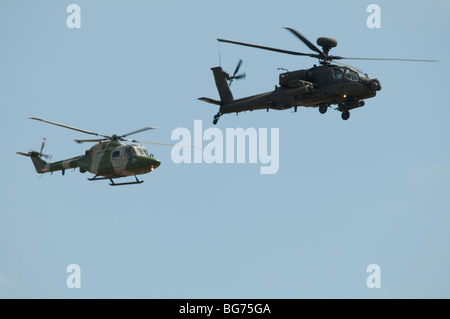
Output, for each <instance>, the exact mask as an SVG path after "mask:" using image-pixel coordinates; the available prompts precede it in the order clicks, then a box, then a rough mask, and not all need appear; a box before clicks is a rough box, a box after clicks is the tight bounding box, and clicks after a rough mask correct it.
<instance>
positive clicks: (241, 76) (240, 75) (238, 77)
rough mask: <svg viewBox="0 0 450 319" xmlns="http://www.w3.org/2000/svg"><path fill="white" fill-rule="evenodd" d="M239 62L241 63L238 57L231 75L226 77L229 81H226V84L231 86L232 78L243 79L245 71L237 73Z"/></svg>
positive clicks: (239, 66)
mask: <svg viewBox="0 0 450 319" xmlns="http://www.w3.org/2000/svg"><path fill="white" fill-rule="evenodd" d="M241 64H242V59H239V62H238V64H237V65H236V68H235V69H234V72H233V75H232V76H230V77H229V78H228V80H229V81H230V82H228V85H230V86H231V83H232V82H233V80H240V79H245V77H246V74H245V72H244V73H240V74H237V73H238V72H239V69H240V68H241Z"/></svg>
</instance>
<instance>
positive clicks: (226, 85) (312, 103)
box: [199, 28, 436, 124]
mask: <svg viewBox="0 0 450 319" xmlns="http://www.w3.org/2000/svg"><path fill="white" fill-rule="evenodd" d="M285 29H287V30H289V31H290V32H291V33H293V34H294V35H295V36H296V37H297V38H298V39H300V40H301V41H302V42H303V43H304V44H306V46H307V47H308V48H309V49H311V50H312V51H314V52H315V53H302V52H296V51H287V50H282V49H277V48H271V47H266V46H261V45H255V44H249V43H244V42H237V41H231V40H224V39H217V40H218V41H219V42H227V43H232V44H238V45H243V46H248V47H253V48H258V49H263V50H269V51H274V52H279V53H285V54H291V55H298V56H308V57H312V58H317V59H319V63H320V65H314V66H313V67H312V68H310V69H305V70H297V71H292V72H290V71H287V70H285V71H287V72H285V73H281V74H280V78H279V86H275V90H274V91H270V92H266V93H261V94H257V95H253V96H249V97H245V98H241V99H234V97H233V94H232V93H231V90H230V84H231V82H232V81H233V80H238V79H242V78H245V73H243V74H237V72H238V71H239V68H240V66H241V64H242V60H239V62H238V64H237V66H236V69H235V71H234V73H233V75H232V76H230V75H229V74H228V73H227V72H225V71H224V70H222V68H221V67H220V66H219V67H214V68H212V69H211V70H212V71H213V74H214V79H215V82H216V86H217V90H218V91H219V96H220V101H218V100H214V99H210V98H206V97H201V98H199V100H201V101H204V102H208V103H212V104H216V105H219V106H220V109H219V112H218V113H217V114H216V115H215V116H214V120H213V124H217V121H218V120H219V118H220V116H222V115H223V114H227V113H239V112H243V111H253V110H261V109H266V110H267V111H269V109H274V110H285V109H290V108H292V107H293V108H294V110H295V112H297V107H298V106H304V107H318V108H319V112H320V113H322V114H324V113H326V112H327V109H328V108H329V107H330V106H331V105H337V107H336V110H338V111H340V112H341V116H342V119H343V120H348V119H349V117H350V110H352V109H355V108H358V107H362V106H364V104H365V102H364V100H365V99H368V98H371V97H374V96H375V95H376V93H377V91H380V90H381V83H380V81H379V80H378V79H375V78H374V79H371V78H369V76H368V75H367V74H366V73H364V72H362V71H360V70H358V69H357V68H355V67H352V66H348V65H345V64H341V63H338V62H336V63H337V64H333V63H332V62H333V60H342V59H347V60H386V61H387V60H390V61H419V62H436V61H434V60H417V59H391V58H348V57H341V56H336V55H329V54H328V53H329V51H330V49H331V48H334V47H336V46H337V41H336V40H335V39H333V38H325V37H320V38H318V39H317V45H319V46H320V47H322V50H320V49H319V48H318V47H317V46H315V45H314V44H313V43H311V42H310V41H309V40H308V39H306V38H305V37H304V36H303V35H301V34H300V33H299V32H297V31H295V30H294V29H291V28H285ZM228 81H229V82H228Z"/></svg>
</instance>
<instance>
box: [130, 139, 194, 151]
mask: <svg viewBox="0 0 450 319" xmlns="http://www.w3.org/2000/svg"><path fill="white" fill-rule="evenodd" d="M130 142H134V143H142V144H151V145H162V146H180V147H190V148H198V149H200V147H197V146H193V145H178V144H165V143H155V142H143V141H136V140H130Z"/></svg>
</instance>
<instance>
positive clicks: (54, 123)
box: [30, 117, 111, 138]
mask: <svg viewBox="0 0 450 319" xmlns="http://www.w3.org/2000/svg"><path fill="white" fill-rule="evenodd" d="M30 119H31V120H36V121H41V122H45V123H49V124H53V125H56V126H61V127H64V128H68V129H71V130H74V131H78V132H82V133H86V134H91V135H96V136H103V137H106V138H111V137H110V136H107V135H102V134H98V133H94V132H90V131H86V130H82V129H79V128H76V127H72V126H68V125H64V124H60V123H56V122H51V121H47V120H43V119H40V118H37V117H30Z"/></svg>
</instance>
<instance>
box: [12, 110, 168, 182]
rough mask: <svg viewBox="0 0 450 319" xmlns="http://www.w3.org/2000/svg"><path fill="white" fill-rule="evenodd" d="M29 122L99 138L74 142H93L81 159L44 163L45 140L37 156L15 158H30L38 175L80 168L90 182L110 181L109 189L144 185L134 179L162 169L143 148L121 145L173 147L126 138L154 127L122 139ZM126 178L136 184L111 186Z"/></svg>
mask: <svg viewBox="0 0 450 319" xmlns="http://www.w3.org/2000/svg"><path fill="white" fill-rule="evenodd" d="M31 119H32V120H36V121H41V122H45V123H49V124H53V125H57V126H60V127H64V128H68V129H71V130H74V131H78V132H82V133H85V134H90V135H95V136H99V137H100V138H96V139H89V140H75V141H76V142H77V143H85V142H94V143H96V144H95V145H94V146H92V147H91V148H90V149H88V150H86V151H85V153H84V154H83V155H79V156H76V157H72V158H69V159H65V160H61V161H57V162H53V163H49V162H46V161H45V160H44V159H43V158H42V157H44V158H49V156H48V155H45V154H42V151H43V149H44V145H45V138H44V140H43V142H42V145H41V149H40V152H37V151H30V152H28V153H23V152H17V154H19V155H23V156H27V157H30V158H31V160H32V162H33V164H34V167H35V169H36V172H37V173H39V174H43V173H53V172H55V171H61V172H62V174H63V175H64V172H65V170H66V169H71V168H74V169H75V168H79V170H80V173H85V172H90V173H92V174H94V175H95V176H94V177H92V178H88V180H90V181H97V180H105V179H109V180H110V181H111V183H110V185H111V186H119V185H130V184H140V183H142V182H143V181H142V180H139V179H138V178H137V175H141V174H146V173H149V172H151V171H153V170H154V169H156V168H157V167H159V165H161V161H160V160H159V159H157V158H155V157H154V155H153V154H149V153H148V151H147V149H146V148H145V147H144V146H142V145H137V144H125V143H122V142H132V143H146V144H155V145H168V146H173V144H163V143H153V142H142V141H136V140H131V139H127V138H126V137H128V136H129V135H132V134H136V133H140V132H143V131H146V130H151V129H155V127H152V126H148V127H145V128H143V129H140V130H137V131H133V132H130V133H128V134H123V135H115V134H114V135H102V134H99V133H95V132H91V131H86V130H82V129H79V128H76V127H72V126H68V125H64V124H59V123H55V122H51V121H47V120H43V119H40V118H36V117H32V118H31ZM127 176H134V177H135V179H136V181H132V182H124V183H115V182H114V179H117V178H122V177H127Z"/></svg>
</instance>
